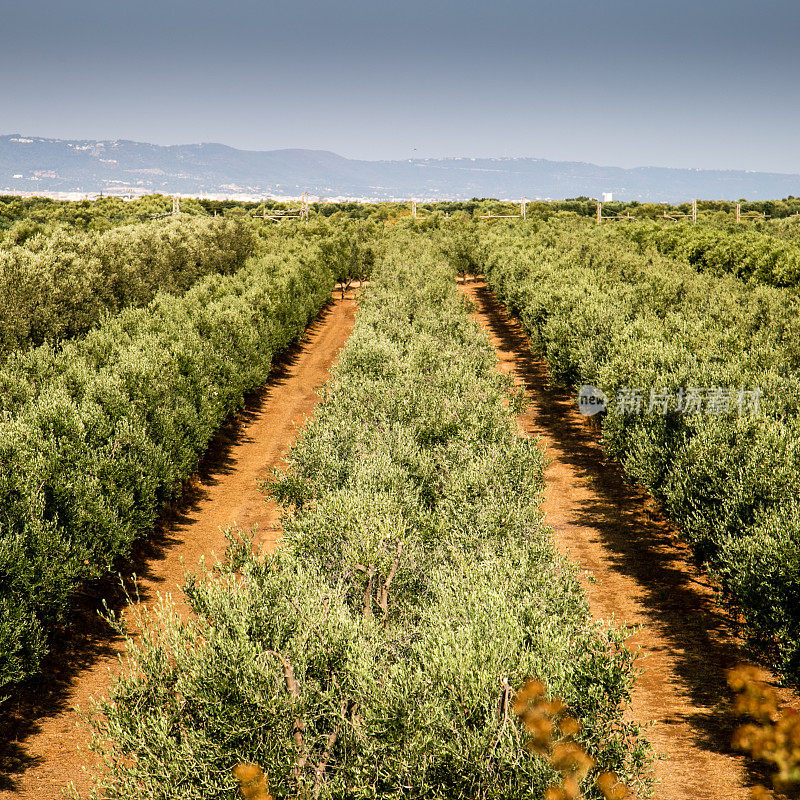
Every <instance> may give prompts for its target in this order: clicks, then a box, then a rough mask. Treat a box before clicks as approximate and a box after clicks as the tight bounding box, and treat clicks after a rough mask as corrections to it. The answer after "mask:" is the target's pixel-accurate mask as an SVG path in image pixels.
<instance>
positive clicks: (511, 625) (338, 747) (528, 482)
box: [95, 231, 647, 800]
mask: <svg viewBox="0 0 800 800" xmlns="http://www.w3.org/2000/svg"><path fill="white" fill-rule="evenodd" d="M385 249H386V250H387V255H385V256H384V257H383V259H382V260H381V263H380V264H379V266H378V267H377V268H376V271H375V273H374V275H373V279H372V281H371V283H370V286H369V287H368V288H367V290H366V292H365V293H364V295H363V298H362V300H361V301H360V302H359V314H358V317H357V319H356V327H355V330H354V333H353V335H352V337H351V339H350V340H349V342H348V344H347V345H346V346H345V348H344V350H343V351H342V353H341V356H340V359H339V363H338V365H337V367H336V368H335V371H334V376H333V378H332V380H331V383H330V385H329V386H328V387H327V389H326V391H325V395H324V402H323V404H322V405H321V406H320V407H318V412H317V414H316V417H315V419H314V420H312V421H311V422H310V423H309V424H308V425H307V427H306V428H305V429H304V431H303V432H302V434H301V436H300V439H299V441H298V442H297V443H296V444H295V446H294V447H293V449H292V451H291V454H290V458H289V469H288V473H287V474H286V476H285V477H284V478H281V479H279V480H278V481H277V483H276V484H275V487H274V489H273V494H275V495H276V496H278V497H280V498H282V499H283V500H284V501H286V500H288V501H290V502H291V503H292V508H291V509H289V510H287V512H286V514H285V516H284V537H283V541H282V544H281V545H280V546H279V548H278V549H277V551H276V552H275V553H274V554H272V555H269V556H264V555H261V554H253V553H252V552H251V544H250V542H249V541H248V540H247V539H246V538H245V540H244V541H241V540H239V539H237V537H236V536H233V537H232V540H233V541H232V546H231V549H230V551H229V554H228V559H227V560H226V563H225V564H223V565H219V566H218V567H217V569H216V570H215V572H213V573H211V574H205V575H203V576H201V577H199V578H193V579H191V580H190V581H189V584H188V586H187V595H188V598H189V600H190V602H191V604H192V607H193V609H194V611H195V613H196V618H195V619H194V620H192V621H188V622H181V621H179V620H177V619H176V618H174V617H173V616H172V614H171V612H170V610H169V609H168V608H163V609H162V610H161V611H160V612H159V613H158V614H157V615H156V617H155V618H153V619H151V620H149V621H148V622H147V623H146V624H145V635H144V637H143V638H142V639H141V640H140V641H137V642H131V643H130V647H131V650H130V653H131V661H130V664H129V668H128V669H127V670H126V671H125V673H124V674H123V675H122V676H121V677H120V679H119V680H118V681H117V683H116V685H115V688H114V690H113V694H112V696H111V699H110V700H109V701H106V702H103V703H101V704H100V706H99V709H98V710H99V712H100V714H99V716H97V717H95V725H96V728H97V733H98V742H97V744H98V747H99V748H100V749H101V750H103V751H104V754H105V756H106V757H107V759H108V760H107V762H106V763H107V764H108V765H109V771H108V773H107V774H106V776H105V777H104V779H103V781H102V788H101V792H102V795H103V796H104V797H110V798H128V797H134V796H135V797H149V798H163V799H164V800H167V798H170V799H171V798H174V797H177V796H180V797H182V798H187V799H188V798H197V800H200V798H204V799H205V798H209V797H230V798H233V797H234V796H235V788H234V787H235V782H234V781H233V779H232V777H231V774H230V769H231V767H233V766H234V765H235V764H236V763H238V762H240V761H248V762H251V761H252V762H257V763H259V764H261V765H262V766H263V767H264V769H265V771H266V772H267V773H268V775H269V783H270V789H271V791H272V792H273V793H275V794H276V795H277V796H278V797H296V796H298V794H299V795H300V796H306V794H305V793H307V794H308V796H319V797H323V798H325V797H333V798H345V797H346V798H365V800H366V798H376V797H382V798H401V797H403V798H407V797H417V798H419V797H426V798H455V797H493V798H531V799H532V800H533V798H541V797H542V795H543V793H544V790H545V787H546V786H547V785H548V783H549V782H550V781H552V780H553V779H554V777H555V772H554V771H553V768H552V767H551V766H550V765H549V764H548V762H547V761H546V760H544V759H542V758H539V757H537V756H533V755H531V754H530V753H528V752H527V751H526V749H525V747H524V743H525V740H526V733H525V732H524V731H523V730H522V728H521V726H520V725H519V723H518V722H517V721H516V720H515V717H514V715H513V714H512V713H511V711H510V707H509V706H510V700H511V696H510V689H508V688H506V687H509V686H520V685H521V684H522V683H523V681H524V679H525V678H526V677H528V676H531V675H537V676H540V677H541V678H542V679H543V680H545V681H546V682H547V684H548V686H549V687H550V689H551V690H552V691H553V692H556V693H558V694H559V695H560V696H561V697H563V698H564V699H565V700H566V701H567V702H568V704H569V706H570V710H571V712H572V713H574V714H575V715H576V716H578V717H579V718H580V719H581V720H582V722H583V723H584V730H583V733H582V742H583V744H584V745H585V746H586V747H587V749H589V751H590V752H591V753H592V754H593V755H594V756H595V757H596V758H597V760H598V765H599V766H598V769H613V770H616V771H617V772H618V773H619V774H620V775H621V776H624V778H625V779H627V780H628V781H629V782H630V783H631V785H632V786H636V787H637V788H639V789H643V788H644V780H643V778H642V774H643V771H644V766H645V763H646V761H647V751H646V748H645V746H644V744H643V742H642V739H641V738H640V735H639V733H638V730H637V728H636V726H635V725H633V724H632V723H629V722H626V721H624V720H623V717H622V706H623V704H624V703H625V701H626V700H627V699H628V697H629V690H630V684H631V655H630V654H629V653H628V651H627V650H626V649H625V648H624V646H623V644H622V638H623V636H622V634H621V632H618V631H612V630H608V629H606V628H604V627H603V626H601V625H599V624H597V623H595V622H593V621H592V619H591V617H590V614H589V611H588V609H587V607H586V603H585V600H584V598H583V596H582V595H581V592H580V589H579V587H578V584H577V581H576V578H575V571H574V567H573V566H572V565H570V564H569V563H568V562H566V561H565V560H564V559H563V558H561V557H559V556H558V555H557V553H556V552H555V548H554V545H553V543H552V533H551V531H550V530H549V529H547V528H546V527H545V526H544V525H543V524H542V520H541V513H540V511H539V510H538V506H539V500H540V493H541V490H542V485H543V484H542V461H543V456H542V452H541V450H540V449H539V447H538V446H537V443H536V441H535V440H532V439H528V438H524V437H520V436H519V435H518V433H517V429H516V422H515V419H514V417H513V411H512V409H511V408H510V407H509V402H508V401H509V397H510V395H509V393H510V391H511V387H510V384H509V382H508V381H507V380H506V379H505V378H502V377H501V376H500V374H499V373H498V372H497V371H496V369H495V366H496V360H495V356H494V353H493V351H492V348H491V346H490V344H489V342H488V340H487V338H486V336H485V334H483V333H482V332H481V331H480V329H479V327H478V326H477V324H476V323H475V322H474V321H473V320H472V319H471V317H470V316H469V314H468V313H467V309H466V307H465V305H464V303H463V301H462V300H460V299H459V297H458V294H457V292H456V290H455V287H454V285H453V277H454V276H453V272H452V270H450V269H443V268H442V266H441V264H440V263H438V262H437V260H436V258H435V257H434V256H433V255H432V253H433V250H432V248H431V247H430V245H429V244H428V243H427V242H426V240H425V237H423V236H418V237H412V235H411V234H410V233H408V232H402V231H401V232H399V233H398V234H395V235H392V237H391V238H390V240H389V242H388V243H386V246H385ZM512 405H513V404H512ZM590 780H591V779H590ZM589 783H590V781H587V786H589ZM588 791H589V794H588V796H590V797H595V796H596V795H595V794H591V792H592V791H594V790H592V789H589V790H588Z"/></svg>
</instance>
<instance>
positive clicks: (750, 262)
mask: <svg viewBox="0 0 800 800" xmlns="http://www.w3.org/2000/svg"><path fill="white" fill-rule="evenodd" d="M763 230H764V231H769V230H770V228H769V227H766V228H764V229H763ZM620 235H621V236H623V238H627V239H630V240H633V241H635V242H636V243H637V244H638V245H639V247H640V248H641V249H642V251H643V252H646V250H647V249H648V248H654V249H656V250H658V252H660V253H664V254H665V255H668V256H672V257H674V258H680V259H683V260H685V261H687V262H688V263H689V264H691V265H692V266H693V267H695V268H696V269H697V270H699V271H701V272H708V273H710V274H712V275H726V274H730V275H735V276H737V277H740V278H744V279H749V280H752V281H754V282H757V283H766V284H769V285H771V286H797V285H798V283H800V242H792V241H790V240H787V239H784V238H776V237H775V236H773V235H770V233H767V232H760V231H755V230H747V229H745V230H743V229H741V226H739V230H731V229H730V226H726V227H718V226H714V225H708V224H698V225H691V224H689V223H683V222H682V223H678V224H672V225H669V226H666V227H665V226H663V225H655V224H650V225H644V224H639V225H635V226H628V227H627V228H623V229H620Z"/></svg>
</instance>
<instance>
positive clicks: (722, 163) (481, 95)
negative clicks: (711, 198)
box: [0, 0, 800, 172]
mask: <svg viewBox="0 0 800 800" xmlns="http://www.w3.org/2000/svg"><path fill="white" fill-rule="evenodd" d="M799 42H800V2H798V0H771V1H770V0H757V1H754V2H751V1H750V0H746V1H745V0H695V1H694V2H691V1H690V0H687V2H684V3H674V2H666V1H665V0H596V1H594V2H586V0H528V1H527V2H520V1H519V0H481V2H471V0H462V1H461V2H451V0H424V1H423V0H404V1H403V2H392V3H383V2H380V1H379V0H369V1H367V0H338V2H332V1H331V2H329V1H328V0H303V2H299V0H291V1H290V0H281V1H280V2H269V0H258V1H256V0H217V1H216V2H206V0H160V2H155V1H154V0H128V1H127V2H125V3H122V2H118V1H117V0H73V2H64V0H57V1H54V2H44V1H43V0H24V2H19V1H18V0H15V2H13V3H12V2H8V0H0V75H1V76H2V80H0V133H21V134H28V135H31V134H33V135H40V136H53V137H63V138H98V139H110V138H126V139H136V140H140V141H150V142H155V143H158V144H177V143H190V142H209V141H215V142H223V143H225V144H230V145H232V146H235V147H242V148H249V149H259V150H267V149H273V148H280V147H310V148H320V149H328V150H334V151H336V152H338V153H341V154H342V155H345V156H350V157H360V158H369V159H376V158H408V157H411V156H412V155H413V156H418V157H427V156H433V157H435V156H446V155H468V156H477V155H483V156H512V155H524V156H536V157H540V158H550V159H569V160H577V161H593V162H596V163H600V164H614V165H619V166H626V167H629V166H638V165H645V164H655V165H663V166H676V167H705V168H736V169H754V170H769V171H776V172H800V46H799V45H798V43H799ZM414 148H416V151H415V150H414Z"/></svg>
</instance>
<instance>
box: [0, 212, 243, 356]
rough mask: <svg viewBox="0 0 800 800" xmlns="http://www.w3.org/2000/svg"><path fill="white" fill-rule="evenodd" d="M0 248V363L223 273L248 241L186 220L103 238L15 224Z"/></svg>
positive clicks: (219, 223) (228, 224) (218, 226)
mask: <svg viewBox="0 0 800 800" xmlns="http://www.w3.org/2000/svg"><path fill="white" fill-rule="evenodd" d="M6 242H7V245H6V247H4V248H0V307H2V309H3V314H2V316H0V360H2V358H3V357H5V356H7V355H8V353H10V352H12V351H13V350H16V349H19V348H26V347H30V346H36V345H40V344H42V343H43V342H45V341H50V342H56V341H60V340H62V339H65V338H71V337H74V336H82V335H84V334H85V333H86V332H87V331H89V330H90V329H91V328H93V327H94V326H96V325H97V324H98V323H99V322H100V321H101V320H102V319H103V318H104V317H105V316H106V315H108V314H116V313H118V312H119V311H120V310H122V309H123V308H126V307H129V306H143V305H145V304H147V303H148V302H150V300H152V299H153V297H154V296H155V295H156V293H157V292H158V291H163V292H169V293H172V294H181V293H182V292H184V291H186V290H187V289H188V288H189V287H190V286H191V285H192V284H194V283H195V282H196V281H197V280H198V279H200V278H201V277H203V276H205V275H208V274H211V273H220V274H230V273H232V272H235V271H236V270H237V269H239V268H241V267H242V265H243V264H244V262H245V259H246V258H247V257H248V256H249V255H251V254H252V251H253V248H254V246H255V240H254V237H253V235H252V233H251V232H250V230H249V229H248V228H247V227H246V226H243V225H242V224H240V223H236V222H235V221H232V220H229V221H226V220H222V219H218V220H214V219H202V218H192V217H181V218H179V219H175V220H173V219H170V220H155V221H152V222H146V223H140V224H135V225H129V226H125V227H118V228H114V229H112V230H108V231H106V232H104V233H97V232H81V231H68V230H63V229H55V230H51V229H42V228H41V226H38V225H37V224H35V223H33V222H31V221H30V220H25V221H22V222H18V223H16V224H15V225H14V226H13V227H12V228H11V229H10V230H9V232H8V234H7V236H6Z"/></svg>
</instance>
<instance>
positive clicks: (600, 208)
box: [597, 200, 603, 225]
mask: <svg viewBox="0 0 800 800" xmlns="http://www.w3.org/2000/svg"><path fill="white" fill-rule="evenodd" d="M602 221H603V204H602V203H601V202H600V201H599V200H598V201H597V224H598V225H599V224H600V223H601V222H602Z"/></svg>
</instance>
